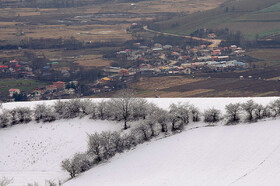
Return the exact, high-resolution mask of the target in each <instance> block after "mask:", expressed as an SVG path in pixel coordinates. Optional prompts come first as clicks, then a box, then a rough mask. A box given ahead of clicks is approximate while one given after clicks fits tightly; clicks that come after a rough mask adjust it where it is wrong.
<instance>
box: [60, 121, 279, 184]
mask: <svg viewBox="0 0 280 186" xmlns="http://www.w3.org/2000/svg"><path fill="white" fill-rule="evenodd" d="M279 133H280V120H272V121H265V122H259V123H254V124H241V125H236V126H219V127H204V128H198V129H193V130H189V131H185V132H183V133H181V134H178V135H174V136H171V137H168V138H165V139H162V140H157V141H153V142H150V143H145V144H143V145H140V146H138V147H137V148H136V149H134V150H131V151H129V152H126V153H123V154H120V155H117V156H115V157H114V158H112V159H111V160H110V162H107V163H104V164H102V165H99V166H97V167H95V168H93V169H91V170H89V171H88V172H85V173H84V174H82V175H80V176H79V177H77V178H75V179H73V180H70V181H69V182H67V183H66V184H64V185H65V186H77V185H83V186H141V185H143V186H144V185H145V186H162V185H167V186H185V185H188V186H193V185H203V186H225V185H254V186H258V185H259V186H264V185H269V186H278V185H280V166H279V165H280V158H279V157H280V135H279Z"/></svg>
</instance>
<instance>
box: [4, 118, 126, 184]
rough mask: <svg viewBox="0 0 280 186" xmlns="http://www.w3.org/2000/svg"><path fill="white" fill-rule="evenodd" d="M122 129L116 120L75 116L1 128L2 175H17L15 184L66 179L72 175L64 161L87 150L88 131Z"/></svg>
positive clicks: (10, 176) (43, 182)
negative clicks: (61, 165) (63, 165)
mask: <svg viewBox="0 0 280 186" xmlns="http://www.w3.org/2000/svg"><path fill="white" fill-rule="evenodd" d="M120 128H121V126H120V125H119V124H117V123H115V122H108V121H94V120H90V119H88V118H82V119H78V118H75V119H71V120H59V121H55V122H53V123H45V124H42V123H39V124H38V123H36V122H31V123H28V124H22V125H16V126H13V127H11V128H5V129H0V178H1V177H3V176H5V177H8V178H13V179H14V182H13V184H12V185H14V186H23V185H27V183H34V182H37V183H39V184H40V185H45V180H55V181H58V180H64V179H66V178H68V174H67V173H66V172H64V171H62V169H61V168H60V163H61V161H62V160H64V159H66V158H69V157H72V156H73V155H74V154H75V153H77V152H84V151H86V149H87V134H91V133H94V132H101V131H105V130H106V131H108V130H112V131H113V130H119V129H120Z"/></svg>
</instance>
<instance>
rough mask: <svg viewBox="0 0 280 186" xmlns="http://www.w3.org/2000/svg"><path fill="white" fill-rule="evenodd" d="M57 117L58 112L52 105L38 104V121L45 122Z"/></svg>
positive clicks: (35, 114) (36, 117)
mask: <svg viewBox="0 0 280 186" xmlns="http://www.w3.org/2000/svg"><path fill="white" fill-rule="evenodd" d="M56 118H57V116H56V113H55V112H54V111H53V110H52V108H51V107H48V106H46V105H45V104H42V105H36V107H35V109H34V119H35V121H37V122H38V123H39V122H40V121H43V122H52V121H55V120H56Z"/></svg>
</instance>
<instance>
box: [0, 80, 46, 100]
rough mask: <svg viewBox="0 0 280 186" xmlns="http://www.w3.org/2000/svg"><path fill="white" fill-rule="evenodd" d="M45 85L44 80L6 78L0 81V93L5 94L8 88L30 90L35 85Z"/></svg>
mask: <svg viewBox="0 0 280 186" xmlns="http://www.w3.org/2000/svg"><path fill="white" fill-rule="evenodd" d="M45 85H47V83H45V82H41V81H35V80H32V79H18V80H15V79H6V80H1V81H0V95H1V96H7V95H8V94H9V89H11V88H18V89H20V90H21V91H25V92H30V91H32V90H34V88H36V87H43V86H45Z"/></svg>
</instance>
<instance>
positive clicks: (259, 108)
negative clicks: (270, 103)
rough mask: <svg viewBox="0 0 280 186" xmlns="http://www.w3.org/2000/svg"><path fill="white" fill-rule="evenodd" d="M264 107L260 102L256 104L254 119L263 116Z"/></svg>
mask: <svg viewBox="0 0 280 186" xmlns="http://www.w3.org/2000/svg"><path fill="white" fill-rule="evenodd" d="M264 110H265V107H264V106H263V105H262V104H256V110H255V115H256V119H262V118H263V117H264Z"/></svg>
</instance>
